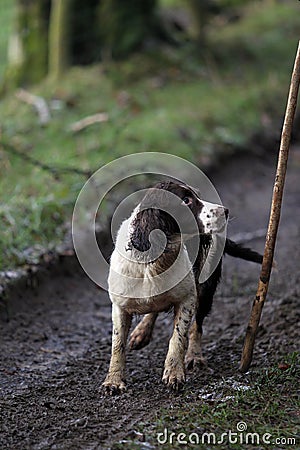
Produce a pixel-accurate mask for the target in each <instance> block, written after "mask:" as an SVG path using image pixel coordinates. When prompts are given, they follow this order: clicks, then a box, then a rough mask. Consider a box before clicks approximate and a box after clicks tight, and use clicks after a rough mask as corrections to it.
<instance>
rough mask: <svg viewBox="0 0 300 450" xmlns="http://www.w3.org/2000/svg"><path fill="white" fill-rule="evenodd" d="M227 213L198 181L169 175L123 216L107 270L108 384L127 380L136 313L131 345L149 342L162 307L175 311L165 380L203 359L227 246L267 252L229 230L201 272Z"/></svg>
mask: <svg viewBox="0 0 300 450" xmlns="http://www.w3.org/2000/svg"><path fill="white" fill-rule="evenodd" d="M227 220H228V210H227V209H226V208H224V207H223V206H220V205H217V204H212V203H208V202H206V201H203V200H202V199H201V198H200V197H199V195H198V193H197V191H196V190H195V189H194V188H192V187H190V186H188V185H186V184H184V183H180V182H175V181H164V182H160V183H158V184H157V185H156V186H154V188H150V189H148V190H147V192H146V195H145V196H144V198H143V199H142V201H141V202H140V204H139V205H138V206H137V207H136V208H135V209H134V211H133V213H132V215H131V216H130V218H129V219H127V220H125V221H124V222H123V223H122V225H121V227H120V229H119V231H118V235H117V239H116V246H115V249H114V251H113V253H112V256H111V261H110V272H109V277H108V286H109V295H110V299H111V301H112V321H113V332H112V355H111V361H110V366H109V371H108V374H107V376H106V379H105V381H104V383H103V386H104V388H105V390H106V391H107V392H109V393H114V392H120V391H122V390H124V389H125V388H126V384H125V349H126V344H127V338H128V334H129V330H130V326H131V321H132V316H133V314H142V315H144V317H143V319H142V320H141V322H140V323H139V324H138V325H137V326H136V328H135V329H134V330H133V332H132V333H131V336H130V343H129V346H130V348H132V349H140V348H142V347H144V346H145V345H147V344H148V343H149V341H150V339H151V335H152V331H153V327H154V323H155V320H156V318H157V316H158V314H159V313H160V312H162V311H169V310H171V309H173V311H174V327H173V333H172V336H171V339H170V341H169V348H168V352H167V356H166V359H165V365H164V372H163V377H162V380H163V382H164V383H166V384H167V385H169V386H170V387H172V388H173V389H175V390H178V389H179V388H180V387H181V386H182V385H183V383H184V382H185V368H186V367H187V368H191V367H193V366H194V365H195V364H197V363H200V364H201V363H202V364H204V359H203V357H202V352H201V336H202V323H203V320H204V318H205V317H206V316H207V315H208V313H209V312H210V310H211V307H212V301H213V296H214V293H215V290H216V287H217V284H218V282H219V280H220V277H221V267H222V255H223V253H227V254H229V255H231V256H235V257H240V258H243V259H246V260H249V261H253V262H258V263H261V262H262V256H261V255H260V254H258V253H256V252H255V251H252V250H251V249H248V248H244V247H242V246H240V245H239V244H236V243H235V242H233V241H231V240H230V239H226V237H224V240H223V246H222V247H221V255H220V257H219V258H218V259H217V261H216V263H215V266H214V265H212V268H211V273H209V275H208V277H207V279H204V280H201V276H200V275H201V271H202V269H203V267H204V265H205V262H206V260H207V259H208V256H209V252H210V249H211V248H212V244H213V242H215V241H214V239H215V237H216V236H218V234H220V233H222V232H224V230H226V225H227ZM224 236H225V235H224ZM191 254H192V256H191ZM193 317H194V321H193V323H192V326H190V325H191V322H192V319H193ZM188 334H189V336H188Z"/></svg>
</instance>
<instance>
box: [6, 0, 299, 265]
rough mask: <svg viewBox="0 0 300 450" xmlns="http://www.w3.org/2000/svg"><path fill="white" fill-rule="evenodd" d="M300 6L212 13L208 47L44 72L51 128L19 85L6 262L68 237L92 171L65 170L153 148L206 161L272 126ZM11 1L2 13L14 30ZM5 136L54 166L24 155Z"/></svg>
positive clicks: (263, 5) (18, 261)
mask: <svg viewBox="0 0 300 450" xmlns="http://www.w3.org/2000/svg"><path fill="white" fill-rule="evenodd" d="M6 3H8V2H6ZM9 4H10V5H12V4H11V3H9ZM299 7H300V6H299V4H298V3H297V4H296V2H292V1H287V2H284V3H276V4H274V5H273V6H270V5H269V4H268V2H257V3H256V2H252V4H251V5H248V6H247V7H244V8H243V9H242V11H243V18H242V20H240V21H237V22H233V23H228V24H222V23H215V24H212V26H211V28H210V31H209V33H208V37H207V39H208V47H207V49H206V50H205V51H203V52H202V53H201V54H200V55H199V54H197V52H195V49H194V48H193V47H192V46H191V45H189V44H187V45H186V46H184V48H180V49H178V48H177V49H174V48H161V49H160V50H159V51H158V50H156V51H155V52H154V51H150V50H149V51H147V52H145V53H144V54H136V55H133V56H132V57H131V58H130V59H129V60H127V61H124V62H112V63H110V64H106V65H102V66H101V65H97V66H92V67H88V68H79V67H77V68H73V69H71V70H70V71H69V72H68V73H66V74H65V76H64V77H63V78H62V79H61V80H60V82H59V83H57V84H53V83H52V82H50V81H47V80H46V81H45V82H43V83H41V84H40V85H38V86H34V87H32V88H30V91H31V92H33V93H35V94H37V95H41V96H42V97H43V98H44V99H45V100H46V101H47V102H48V104H49V105H50V107H52V110H51V116H52V118H51V121H50V122H49V124H48V125H47V126H44V127H42V126H41V125H40V124H39V123H38V118H37V116H36V112H35V111H34V109H32V108H31V107H30V106H29V105H26V104H23V103H21V102H20V101H19V100H18V99H17V98H16V97H15V95H14V93H11V94H10V95H7V96H6V97H5V98H4V99H2V101H1V103H0V117H1V140H2V144H4V145H2V146H1V147H0V199H1V206H0V222H1V231H0V255H2V258H1V260H0V270H3V269H8V268H11V267H15V266H17V265H23V264H25V263H26V262H28V261H36V259H37V258H38V254H39V253H40V252H41V251H42V250H43V249H49V248H54V247H55V246H56V245H57V244H58V243H59V242H60V241H61V239H62V237H63V235H64V233H65V225H64V224H65V223H66V222H68V221H70V217H71V213H72V208H73V205H74V201H75V199H76V196H77V194H78V192H79V190H80V188H81V187H82V185H83V183H84V182H85V180H86V177H84V176H83V175H80V174H78V173H75V172H74V173H72V171H69V172H67V173H66V172H65V171H64V170H60V169H64V168H66V167H67V168H72V167H76V168H80V169H83V170H86V171H93V170H96V169H97V168H99V167H100V166H102V165H103V164H104V163H106V162H108V161H111V160H113V159H115V158H118V157H119V156H123V155H126V154H132V153H136V152H148V151H158V152H167V153H171V154H175V155H178V156H181V157H183V158H186V159H188V160H190V161H192V162H194V163H196V164H200V166H204V167H205V165H206V164H208V163H211V162H214V161H217V160H218V157H219V156H220V155H221V154H231V153H232V151H233V150H236V149H237V148H239V149H241V150H247V148H248V145H249V141H250V139H251V137H252V136H253V135H254V134H255V133H257V132H261V133H262V132H270V130H272V127H274V124H277V120H278V118H280V117H281V116H282V114H283V112H284V109H285V102H286V95H287V91H288V85H289V78H290V73H291V67H292V64H293V59H294V54H295V51H296V46H297V39H298V28H299V20H298V16H299ZM8 9H9V8H8V6H7V5H6V8H4V10H5V11H6V13H5V15H3V16H2V15H1V16H0V30H1V32H2V22H3V23H4V22H5V23H6V22H7V25H5V27H6V28H3V30H4V29H6V30H7V31H6V35H7V33H8V30H9V26H8V23H9V20H8V19H9V17H11V11H10V12H9V11H8ZM6 40H7V39H6ZM3 42H5V39H4V41H3ZM1 45H3V44H2V42H1ZM1 51H3V49H2V50H1V49H0V52H1ZM0 70H1V68H0ZM96 112H107V113H108V115H109V120H108V121H107V122H106V123H101V124H98V125H93V126H90V127H89V128H86V129H85V130H84V131H82V132H81V133H77V134H74V133H72V132H71V131H70V125H71V124H72V123H73V122H75V121H77V120H79V119H81V118H83V117H85V116H88V115H90V114H94V113H96ZM5 143H9V144H10V145H13V146H14V147H16V148H17V149H19V150H21V151H22V152H23V153H25V154H26V155H29V156H30V157H31V158H34V159H36V160H37V161H40V162H42V163H44V164H48V165H50V166H53V167H54V168H56V169H57V170H56V172H55V173H53V172H52V173H51V172H49V171H47V170H43V169H41V168H40V167H38V166H37V165H34V164H30V163H28V162H25V161H24V159H22V158H20V157H19V156H17V155H16V154H12V153H11V152H10V151H8V148H7V147H6V146H5Z"/></svg>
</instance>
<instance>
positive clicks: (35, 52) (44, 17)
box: [5, 0, 50, 86]
mask: <svg viewBox="0 0 300 450" xmlns="http://www.w3.org/2000/svg"><path fill="white" fill-rule="evenodd" d="M49 9H50V2H49V0H17V4H16V19H15V26H14V31H13V33H12V35H11V36H10V39H9V48H8V70H7V76H6V83H5V84H6V85H8V86H17V85H26V84H31V83H36V82H38V81H40V80H41V79H42V78H43V77H44V76H45V75H46V73H47V47H48V39H47V29H48V19H49Z"/></svg>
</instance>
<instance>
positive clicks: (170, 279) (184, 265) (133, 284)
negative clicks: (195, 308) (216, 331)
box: [108, 248, 196, 314]
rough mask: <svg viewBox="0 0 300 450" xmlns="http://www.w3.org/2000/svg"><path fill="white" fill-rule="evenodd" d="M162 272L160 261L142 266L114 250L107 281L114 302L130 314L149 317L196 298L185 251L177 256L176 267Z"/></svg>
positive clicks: (193, 281)
mask: <svg viewBox="0 0 300 450" xmlns="http://www.w3.org/2000/svg"><path fill="white" fill-rule="evenodd" d="M160 270H161V265H160V261H157V262H153V263H149V264H141V263H138V262H135V261H132V260H130V259H129V258H128V259H127V258H124V257H123V256H122V255H121V254H120V253H119V252H118V251H117V250H115V251H114V252H113V254H112V257H111V263H110V273H109V278H108V284H109V294H110V298H111V300H112V302H113V303H115V304H118V305H119V306H120V307H121V308H124V309H126V310H127V311H128V312H129V313H137V314H147V313H150V312H161V311H166V310H168V309H170V308H171V307H172V306H174V305H176V304H178V303H180V302H181V301H182V300H183V299H185V298H187V297H191V298H192V297H195V298H196V285H195V279H194V275H193V272H192V265H191V262H190V260H189V257H188V253H187V251H186V249H185V248H183V249H182V251H181V252H180V253H179V254H178V257H177V260H176V264H175V266H172V267H170V268H167V270H166V271H165V272H162V273H161V272H160Z"/></svg>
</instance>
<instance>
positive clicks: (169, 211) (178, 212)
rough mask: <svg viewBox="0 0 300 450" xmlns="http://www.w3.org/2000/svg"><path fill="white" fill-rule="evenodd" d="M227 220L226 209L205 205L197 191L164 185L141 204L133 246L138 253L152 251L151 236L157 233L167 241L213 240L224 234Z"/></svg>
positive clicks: (132, 240)
mask: <svg viewBox="0 0 300 450" xmlns="http://www.w3.org/2000/svg"><path fill="white" fill-rule="evenodd" d="M227 218H228V210H227V209H226V208H224V207H223V206H221V205H217V204H213V203H209V202H206V201H203V200H202V199H201V198H200V195H199V194H198V193H197V191H196V189H194V188H192V187H190V186H188V185H187V184H184V183H180V182H175V181H163V182H160V183H158V184H156V185H155V186H154V187H153V188H150V189H148V191H147V193H146V195H145V196H144V198H143V200H142V201H141V203H140V205H139V208H138V212H137V214H136V217H135V219H134V222H133V224H132V233H131V243H132V245H133V247H134V248H136V249H137V250H140V251H146V250H149V248H150V246H151V244H150V242H149V234H150V233H151V231H153V230H157V229H159V230H161V231H162V232H163V233H164V234H165V236H166V238H167V239H170V238H171V237H172V236H174V235H177V234H181V235H182V236H184V237H189V236H193V235H195V234H196V233H197V234H200V235H209V236H211V235H213V234H216V233H219V232H222V231H223V230H224V228H225V226H226V222H227ZM191 219H192V220H191Z"/></svg>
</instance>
